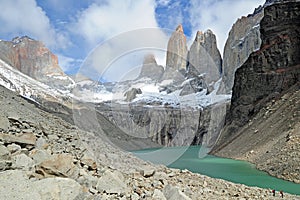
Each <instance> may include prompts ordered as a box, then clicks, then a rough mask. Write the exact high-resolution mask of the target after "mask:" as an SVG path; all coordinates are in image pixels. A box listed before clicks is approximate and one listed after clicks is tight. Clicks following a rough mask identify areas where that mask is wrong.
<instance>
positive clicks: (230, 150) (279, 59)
mask: <svg viewBox="0 0 300 200" xmlns="http://www.w3.org/2000/svg"><path fill="white" fill-rule="evenodd" d="M299 23H300V2H299V1H293V2H289V1H285V2H279V3H274V4H272V5H269V6H268V7H266V8H265V9H264V17H263V19H262V21H261V23H260V32H261V39H262V45H261V47H260V49H259V50H258V51H256V52H254V53H252V54H251V55H250V56H249V58H248V59H247V61H246V62H245V63H244V64H243V65H242V66H241V67H240V68H239V69H238V70H237V72H236V74H235V83H234V87H233V95H232V100H231V107H230V111H229V113H227V116H226V126H225V128H224V129H223V131H222V133H221V136H220V139H219V141H218V145H217V146H216V148H215V150H214V151H213V153H215V154H216V155H219V156H227V157H233V158H240V157H243V158H244V159H249V160H250V161H252V162H254V163H256V164H257V165H258V166H259V168H262V169H264V170H266V171H268V172H269V173H270V174H273V175H276V176H278V177H281V178H282V177H284V178H286V179H289V180H293V181H295V182H299V162H298V159H299V151H298V149H299V145H300V143H299V142H298V137H299V136H298V134H297V132H298V130H299V123H298V122H299V88H300V86H299V79H300V48H299V47H300V37H299V35H300V34H299V33H300V24H299ZM284 95H286V96H284ZM284 99H286V101H285V100H284ZM270 102H273V104H275V105H273V106H270V105H269V106H268V103H270ZM276 105H277V106H276ZM258 117H260V118H258ZM261 117H263V119H261ZM253 120H254V121H253ZM290 137H291V138H293V140H291V138H290ZM255 138H258V139H255ZM240 144H246V145H243V146H241V145H240ZM273 145H278V146H276V147H273ZM251 152H252V153H253V152H256V153H255V155H256V156H250V157H248V156H242V155H250V154H251ZM283 152H284V153H283ZM283 155H285V156H283ZM279 163H281V164H283V166H284V167H283V166H279V165H280V164H279ZM268 165H269V167H267V166H268ZM283 168H284V169H283Z"/></svg>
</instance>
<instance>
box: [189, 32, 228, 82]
mask: <svg viewBox="0 0 300 200" xmlns="http://www.w3.org/2000/svg"><path fill="white" fill-rule="evenodd" d="M188 61H189V63H188V68H187V74H188V76H191V77H197V76H199V75H201V74H205V80H206V83H207V84H209V83H211V82H215V81H217V80H218V79H219V78H220V74H221V70H222V58H221V54H220V52H219V50H218V48H217V41H216V36H215V35H214V34H213V32H212V31H211V30H207V31H205V32H204V33H202V32H201V31H198V32H197V35H196V38H195V40H194V42H193V44H192V46H191V48H190V51H189V54H188Z"/></svg>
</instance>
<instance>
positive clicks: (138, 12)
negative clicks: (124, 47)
mask: <svg viewBox="0 0 300 200" xmlns="http://www.w3.org/2000/svg"><path fill="white" fill-rule="evenodd" d="M157 26H158V25H157V23H156V20H155V2H154V0H143V1H134V0H123V1H119V0H110V1H107V2H103V1H101V2H100V3H96V2H95V3H93V4H91V5H90V6H89V7H88V8H87V9H86V10H84V11H82V12H81V13H80V14H79V16H78V21H77V23H76V24H75V26H74V27H73V28H72V29H73V31H74V32H76V33H77V34H79V35H81V36H83V37H84V39H85V40H87V42H89V43H90V44H92V45H93V44H95V43H98V42H100V41H103V40H104V39H108V38H110V37H112V36H114V35H116V34H119V33H122V32H126V31H131V30H134V29H138V28H145V27H157Z"/></svg>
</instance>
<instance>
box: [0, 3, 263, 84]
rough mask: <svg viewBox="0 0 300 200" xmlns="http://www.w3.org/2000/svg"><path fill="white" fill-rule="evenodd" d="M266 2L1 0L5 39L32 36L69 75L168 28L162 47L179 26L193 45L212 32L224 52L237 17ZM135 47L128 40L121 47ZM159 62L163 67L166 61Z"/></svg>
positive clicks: (2, 36) (2, 26)
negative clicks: (200, 34) (114, 44)
mask: <svg viewBox="0 0 300 200" xmlns="http://www.w3.org/2000/svg"><path fill="white" fill-rule="evenodd" d="M263 3H264V0H243V1H241V0H190V1H186V0H180V1H176V0H122V1H121V0H84V1H80V0H0V5H1V8H2V9H1V13H0V23H1V29H0V38H1V39H4V40H11V39H12V38H13V37H15V36H22V35H28V36H29V37H32V38H33V39H37V40H41V41H43V42H44V43H45V44H46V46H47V47H48V48H50V49H51V51H53V52H54V53H55V54H56V55H58V57H59V63H60V66H61V67H62V68H63V69H64V71H65V72H67V73H74V72H76V70H78V68H79V67H80V65H81V64H82V63H83V61H84V60H85V59H86V57H87V56H88V55H91V53H90V52H91V51H92V50H94V49H95V47H96V46H97V45H99V44H103V43H105V42H106V41H109V40H110V39H111V38H116V36H118V35H120V34H124V33H125V32H128V31H132V30H137V29H143V28H153V27H158V28H159V29H161V28H164V29H165V30H167V29H169V30H167V31H162V32H161V33H159V34H161V35H160V36H157V37H160V39H158V40H161V43H166V42H167V40H166V38H168V35H169V34H170V32H171V31H172V30H174V29H175V28H176V26H177V25H178V24H182V25H183V27H184V31H185V34H186V35H187V37H188V41H189V43H191V41H192V40H193V39H194V36H195V33H196V32H197V30H202V31H205V30H207V29H211V30H212V31H213V32H214V33H215V34H216V35H217V42H218V46H219V49H220V51H221V52H222V51H223V46H224V44H225V40H226V37H227V34H228V32H229V30H230V28H231V26H232V24H233V23H234V22H235V21H236V20H237V18H238V17H241V16H243V15H247V14H249V13H252V12H253V10H254V8H256V7H258V6H259V5H261V4H263ZM170 30H171V31H170ZM151 34H152V33H151ZM159 34H158V35H159ZM154 35H155V34H154ZM137 37H138V38H139V39H140V40H141V41H142V40H147V39H149V36H147V34H145V36H144V35H137V36H136V37H135V38H137ZM135 38H131V39H135ZM162 38H163V39H162ZM127 39H128V38H126V39H125V40H127ZM130 43H132V41H130V40H128V41H127V43H126V42H123V43H122V45H128V44H130ZM141 44H142V42H141ZM162 46H163V45H162ZM118 48H120V44H118ZM135 48H137V47H136V46H135ZM161 48H163V47H161ZM106 51H107V49H106ZM110 51H111V50H110ZM102 54H103V52H102ZM104 54H105V53H104ZM158 57H159V56H158ZM158 61H159V63H160V64H164V58H163V57H161V58H158ZM124 62H128V59H127V60H126V59H125V60H124ZM124 62H123V64H124ZM116 63H118V62H116ZM120 63H122V62H119V65H122V64H120ZM120 73H123V72H120ZM113 74H116V72H111V75H108V77H106V78H107V79H111V78H112V77H110V76H113Z"/></svg>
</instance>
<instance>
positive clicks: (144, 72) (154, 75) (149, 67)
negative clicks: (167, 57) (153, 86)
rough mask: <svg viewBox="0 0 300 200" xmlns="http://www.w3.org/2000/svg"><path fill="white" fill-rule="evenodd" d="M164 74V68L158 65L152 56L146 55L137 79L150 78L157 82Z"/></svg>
mask: <svg viewBox="0 0 300 200" xmlns="http://www.w3.org/2000/svg"><path fill="white" fill-rule="evenodd" d="M163 73H164V68H163V66H161V65H158V64H157V62H156V60H155V57H154V55H153V54H148V55H146V56H145V58H144V62H143V66H142V69H141V72H140V75H139V78H143V77H146V78H151V79H152V80H155V81H158V80H160V79H161V77H162V75H163Z"/></svg>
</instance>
